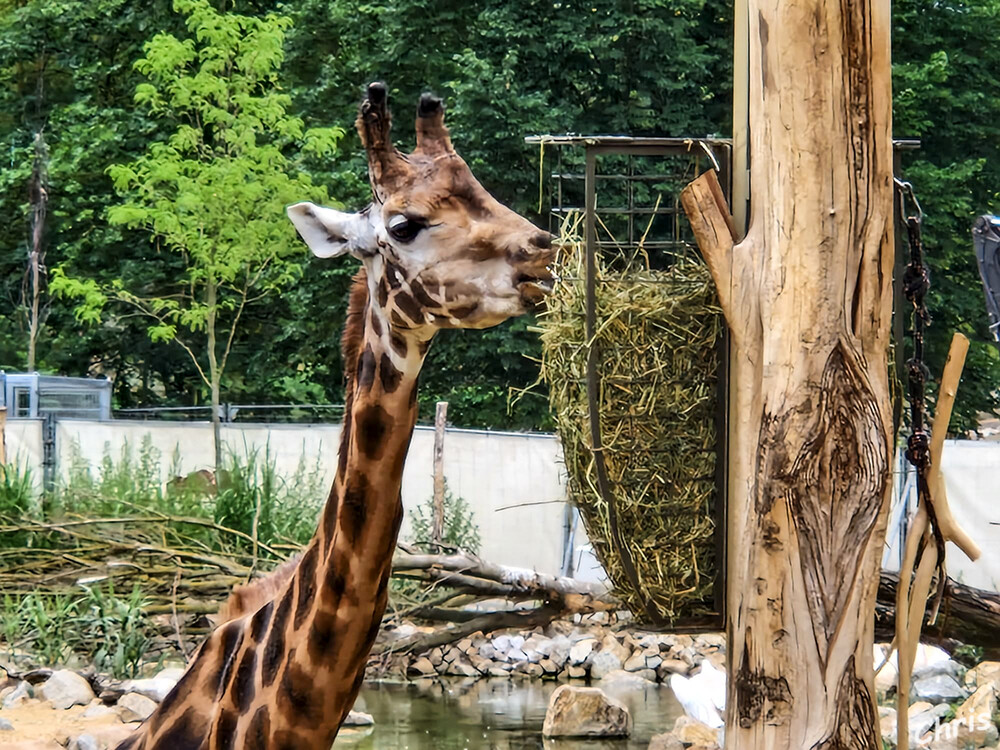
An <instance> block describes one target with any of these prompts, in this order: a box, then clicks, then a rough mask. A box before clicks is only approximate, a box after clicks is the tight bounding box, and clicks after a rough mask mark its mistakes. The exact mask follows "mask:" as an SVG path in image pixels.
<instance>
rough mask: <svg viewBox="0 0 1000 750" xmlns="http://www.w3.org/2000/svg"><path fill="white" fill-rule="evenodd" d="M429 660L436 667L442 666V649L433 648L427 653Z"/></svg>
mask: <svg viewBox="0 0 1000 750" xmlns="http://www.w3.org/2000/svg"><path fill="white" fill-rule="evenodd" d="M427 661H429V662H430V663H431V664H433V665H434V666H435V667H440V666H441V662H443V661H444V653H443V652H442V651H441V649H440V647H439V648H434V649H431V652H430V653H429V654H427Z"/></svg>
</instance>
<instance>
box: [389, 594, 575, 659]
mask: <svg viewBox="0 0 1000 750" xmlns="http://www.w3.org/2000/svg"><path fill="white" fill-rule="evenodd" d="M561 613H562V610H561V609H560V608H559V607H548V606H546V607H538V608H537V609H529V610H524V609H518V610H510V611H508V612H491V613H489V614H486V615H482V616H480V617H475V618H473V619H471V620H468V621H467V622H461V623H455V624H454V625H449V626H447V627H444V628H441V629H439V630H435V631H433V632H431V633H414V634H413V635H411V636H407V637H406V638H400V639H399V640H396V641H392V642H390V643H386V644H382V645H380V646H376V647H375V648H373V649H372V655H378V654H386V653H393V654H407V653H410V652H412V651H426V650H428V649H432V648H434V647H435V646H443V645H445V644H446V643H454V642H455V641H457V640H461V639H462V638H465V637H466V636H467V635H472V634H473V633H475V632H477V631H482V632H483V633H489V632H492V631H495V630H504V629H506V628H519V629H524V628H533V627H535V626H537V625H543V624H545V623H547V622H551V621H552V620H554V619H555V618H556V617H558V616H559V615H560V614H561Z"/></svg>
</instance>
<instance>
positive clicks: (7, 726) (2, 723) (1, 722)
mask: <svg viewBox="0 0 1000 750" xmlns="http://www.w3.org/2000/svg"><path fill="white" fill-rule="evenodd" d="M13 731H14V725H13V724H11V723H10V722H9V721H8V720H7V719H4V718H0V732H13Z"/></svg>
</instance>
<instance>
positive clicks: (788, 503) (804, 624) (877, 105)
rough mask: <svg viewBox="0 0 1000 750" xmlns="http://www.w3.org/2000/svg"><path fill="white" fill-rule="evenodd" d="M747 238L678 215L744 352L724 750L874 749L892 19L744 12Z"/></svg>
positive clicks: (884, 480)
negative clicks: (701, 257) (691, 233)
mask: <svg viewBox="0 0 1000 750" xmlns="http://www.w3.org/2000/svg"><path fill="white" fill-rule="evenodd" d="M747 18H748V22H749V45H748V55H749V82H750V93H749V120H750V189H751V191H752V199H751V206H750V224H749V229H748V231H747V236H746V238H745V239H743V240H742V241H741V242H739V243H738V244H737V243H736V233H735V232H734V229H733V225H732V223H731V219H730V217H729V215H728V211H727V208H726V205H725V202H724V201H723V198H722V191H721V189H720V188H719V185H718V180H717V179H716V177H715V175H714V173H709V174H707V175H703V176H702V177H700V178H698V179H697V180H696V181H695V182H694V183H692V184H691V185H689V186H688V188H686V189H685V191H684V193H683V195H682V200H683V203H684V208H685V210H686V212H687V214H688V217H689V218H690V220H691V224H692V228H693V231H694V234H695V237H696V239H697V241H698V245H699V247H700V249H701V251H702V254H703V255H704V256H705V259H706V261H707V264H708V267H709V269H710V270H711V273H712V275H713V278H714V279H715V283H716V286H717V288H718V292H719V299H720V303H721V305H722V309H723V311H724V313H725V316H726V320H727V322H728V324H729V327H730V331H731V336H732V341H733V345H734V352H735V360H734V362H733V365H734V366H733V368H732V370H731V372H733V374H734V377H733V378H732V380H731V383H732V385H731V391H730V400H731V403H732V409H731V414H732V415H734V419H732V420H731V425H730V430H731V433H730V436H729V440H730V443H729V445H730V451H729V455H730V464H729V474H730V485H729V486H730V496H729V519H730V528H729V533H728V539H729V548H728V594H727V601H728V605H729V606H728V614H727V620H728V622H727V625H728V629H729V643H730V649H729V652H728V655H727V657H728V661H729V675H730V679H729V683H728V689H729V695H728V703H727V717H726V744H727V747H730V748H740V750H744V749H745V750H802V749H803V748H810V749H814V750H842V749H843V750H846V749H847V748H851V749H852V750H854V749H855V748H858V749H860V748H864V750H878V749H879V748H881V738H880V736H879V732H878V718H877V717H878V714H877V710H876V706H875V690H874V684H873V683H874V678H873V667H872V642H873V638H874V635H873V622H874V605H875V594H876V589H877V586H878V567H879V560H880V557H881V548H882V540H883V536H884V533H885V523H886V511H887V508H888V500H889V494H890V491H891V482H890V480H889V474H890V466H891V460H890V459H891V455H892V443H893V425H892V413H891V405H890V395H889V379H888V350H889V340H890V325H891V317H892V316H891V312H892V290H891V282H892V267H893V237H892V231H893V226H892V140H891V78H890V73H891V71H890V64H889V50H890V34H889V30H890V18H889V4H888V3H887V2H881V1H880V0H848V2H842V3H829V2H825V1H824V0H747Z"/></svg>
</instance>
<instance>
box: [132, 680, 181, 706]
mask: <svg viewBox="0 0 1000 750" xmlns="http://www.w3.org/2000/svg"><path fill="white" fill-rule="evenodd" d="M176 684H177V680H176V679H172V678H170V677H163V676H162V675H157V676H156V677H147V678H145V679H141V680H129V681H128V682H126V683H125V684H124V685H122V689H123V690H124V691H125V692H128V693H138V694H139V695H145V696H146V697H147V698H149V699H150V700H154V701H156V702H157V703H162V702H163V699H164V698H166V697H167V693H169V692H170V691H171V690H173V689H174V685H176Z"/></svg>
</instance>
